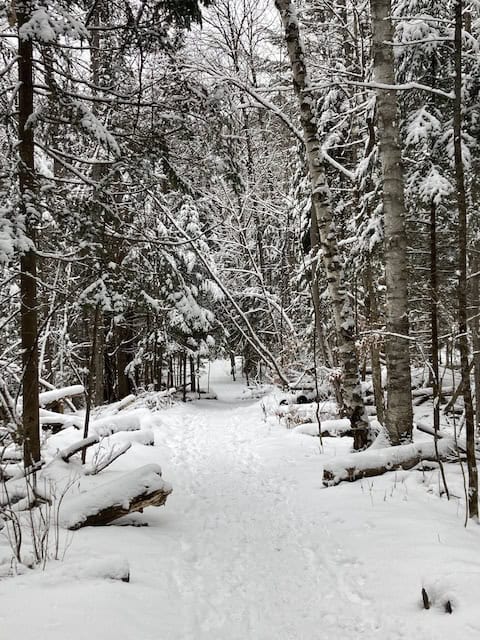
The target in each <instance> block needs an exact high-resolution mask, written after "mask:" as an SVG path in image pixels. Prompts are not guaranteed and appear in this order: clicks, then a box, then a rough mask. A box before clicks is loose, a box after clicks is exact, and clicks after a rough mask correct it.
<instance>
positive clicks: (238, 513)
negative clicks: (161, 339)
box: [0, 363, 480, 640]
mask: <svg viewBox="0 0 480 640" xmlns="http://www.w3.org/2000/svg"><path fill="white" fill-rule="evenodd" d="M210 387H211V389H212V390H214V391H215V392H216V393H217V395H218V399H217V400H198V401H193V402H190V403H187V404H180V403H179V404H176V405H174V406H172V407H170V408H168V409H165V410H162V411H159V412H158V413H154V414H153V415H152V416H151V423H153V425H154V433H155V446H154V447H146V446H142V445H139V444H138V445H133V447H132V449H131V450H130V451H129V452H128V453H127V454H125V455H124V456H123V457H122V458H120V459H119V460H118V461H116V462H115V463H114V464H113V465H112V467H111V468H109V470H107V471H105V472H104V473H105V475H106V476H107V474H114V473H115V472H118V471H119V470H124V469H130V468H134V467H136V466H138V465H141V464H147V463H152V462H154V463H159V464H160V465H161V466H162V469H163V476H164V478H165V479H166V480H167V481H168V482H170V483H171V484H172V485H173V493H172V495H171V496H170V497H169V499H168V501H167V504H166V506H165V507H162V508H158V509H155V508H149V509H147V510H145V512H144V513H143V514H135V515H131V516H128V517H126V518H124V519H123V520H122V521H118V522H117V523H116V524H114V525H111V526H107V527H98V528H92V527H89V528H85V529H81V530H79V531H78V532H75V533H73V534H70V533H65V534H62V536H63V540H62V544H65V543H68V548H67V550H66V556H65V560H64V562H63V563H57V562H50V563H48V564H47V567H46V570H45V571H43V572H42V571H40V570H38V571H30V572H28V573H27V574H24V575H20V576H17V577H15V578H7V579H4V580H2V581H0V602H1V605H0V638H2V640H3V638H5V639H7V638H8V639H11V638H15V639H18V640H28V639H29V638H35V640H60V639H61V640H66V639H67V640H91V639H92V638H99V639H101V640H240V639H241V640H316V639H318V640H367V639H368V640H375V639H380V638H381V639H382V640H400V639H403V638H405V639H407V638H408V639H409V640H410V639H412V638H415V640H424V639H425V640H426V639H429V640H430V639H431V640H439V639H441V638H448V639H449V640H455V639H457V638H458V639H460V638H461V639H462V640H465V639H469V638H478V637H480V613H479V608H478V602H479V600H480V558H479V552H478V549H479V548H480V529H479V528H478V526H476V525H472V524H470V525H469V526H468V527H467V528H466V529H465V528H464V526H463V520H464V505H463V501H462V500H461V499H454V500H452V501H450V503H448V502H447V501H446V500H445V499H441V498H439V497H438V490H437V489H438V477H437V476H438V472H437V471H434V472H429V473H428V474H423V473H421V472H416V471H411V472H397V473H390V474H387V475H385V476H383V477H381V478H374V479H369V480H364V481H361V482H356V483H352V484H347V483H343V484H341V485H339V486H338V487H335V488H328V489H327V488H324V487H323V486H322V460H324V459H325V456H327V457H329V456H334V455H341V454H342V453H343V452H346V451H347V450H348V449H349V447H350V446H351V441H350V440H349V439H348V438H328V439H325V440H324V451H323V453H322V452H321V450H320V446H319V440H318V438H313V437H310V436H305V435H301V434H299V433H294V432H293V431H289V430H287V429H286V428H285V426H284V425H282V424H280V423H279V422H278V419H277V418H276V417H275V416H274V415H269V414H268V406H269V403H270V404H273V399H272V396H267V397H265V398H263V399H258V398H253V397H251V395H249V394H248V392H247V390H246V388H245V386H244V385H243V384H242V383H241V382H237V383H233V382H231V381H230V380H229V378H228V368H227V366H226V364H225V363H215V366H212V372H211V379H210ZM265 407H266V408H267V411H265V410H264V409H265ZM133 524H135V525H137V526H132V525H133ZM121 525H123V526H121ZM128 525H130V526H128ZM140 525H145V526H140ZM146 525H148V526H146ZM118 558H120V560H117V559H118ZM123 558H125V559H126V560H127V561H128V563H129V565H130V572H131V581H130V582H129V583H122V582H120V581H115V580H107V579H105V577H104V576H103V575H102V570H101V567H102V566H105V563H108V562H109V559H111V562H112V563H115V562H120V563H121V562H123V560H122V559H123ZM107 573H108V572H107ZM422 587H425V588H426V590H427V591H428V593H429V596H430V599H431V600H432V608H431V609H430V610H429V611H426V610H423V609H422V607H421V589H422ZM448 599H449V600H451V602H452V605H453V613H452V614H451V615H449V614H447V613H445V612H444V609H443V606H444V603H445V601H446V600H448Z"/></svg>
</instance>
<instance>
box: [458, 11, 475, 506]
mask: <svg viewBox="0 0 480 640" xmlns="http://www.w3.org/2000/svg"><path fill="white" fill-rule="evenodd" d="M462 11H463V0H456V3H455V104H454V114H453V142H454V157H455V183H456V192H457V206H458V248H459V255H458V261H459V264H458V274H459V275H458V332H459V336H458V346H459V350H460V369H461V372H462V385H463V387H462V390H463V400H464V404H465V426H466V435H467V468H468V514H469V517H470V518H475V519H478V472H477V460H476V456H475V419H474V415H473V402H472V390H471V385H470V366H469V363H468V354H469V347H468V333H467V197H466V190H465V175H464V167H463V154H462Z"/></svg>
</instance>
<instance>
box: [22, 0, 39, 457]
mask: <svg viewBox="0 0 480 640" xmlns="http://www.w3.org/2000/svg"><path fill="white" fill-rule="evenodd" d="M31 11H32V5H31V3H30V2H28V1H26V2H19V3H17V6H16V14H17V24H18V34H19V35H18V57H19V59H18V81H19V89H18V140H19V143H18V152H19V155H20V163H19V171H18V187H19V192H20V201H19V209H20V216H21V217H22V218H23V219H24V221H25V222H24V224H25V233H26V235H27V237H28V239H29V240H30V242H31V244H32V247H31V248H30V249H29V250H28V251H26V252H25V253H24V254H23V255H22V257H21V259H20V271H21V276H20V299H21V302H20V317H21V340H22V365H23V377H22V386H23V418H22V434H21V436H22V439H23V456H24V464H25V467H28V466H30V465H33V464H34V463H35V462H38V461H39V460H40V420H39V399H38V393H39V387H38V317H37V281H36V277H37V256H36V253H35V241H36V237H35V222H36V213H35V151H34V137H33V129H32V127H31V125H30V123H29V118H30V117H31V116H32V114H33V44H32V41H31V39H30V38H29V37H21V36H20V32H21V28H22V26H23V25H24V24H25V23H26V22H28V20H29V17H30V14H31Z"/></svg>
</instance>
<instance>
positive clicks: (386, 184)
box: [371, 0, 413, 445]
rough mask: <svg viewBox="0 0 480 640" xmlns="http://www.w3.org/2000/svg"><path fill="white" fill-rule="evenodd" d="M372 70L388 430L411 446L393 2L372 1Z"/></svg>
mask: <svg viewBox="0 0 480 640" xmlns="http://www.w3.org/2000/svg"><path fill="white" fill-rule="evenodd" d="M371 11H372V28H373V43H372V48H373V51H372V53H373V69H374V77H375V82H376V83H377V87H378V89H377V113H378V140H379V153H380V160H381V165H382V173H383V196H382V197H383V216H384V226H385V240H384V253H385V279H386V288H387V291H386V299H387V302H386V330H387V335H386V339H385V353H386V359H387V410H386V429H387V433H388V436H389V439H390V442H391V443H392V444H393V445H397V444H400V443H402V442H407V441H410V440H411V435H412V420H413V414H412V396H411V374H410V352H409V349H410V344H409V318H408V288H407V239H406V233H405V202H404V193H403V190H404V180H403V170H402V157H401V143H400V134H399V113H398V106H397V97H396V92H395V87H394V86H395V71H394V58H393V47H392V42H393V28H392V21H391V11H392V9H391V2H390V0H371Z"/></svg>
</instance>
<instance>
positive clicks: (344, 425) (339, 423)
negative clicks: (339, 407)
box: [293, 418, 352, 437]
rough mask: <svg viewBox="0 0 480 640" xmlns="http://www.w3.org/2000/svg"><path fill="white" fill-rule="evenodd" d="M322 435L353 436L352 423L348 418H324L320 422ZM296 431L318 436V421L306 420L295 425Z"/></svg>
mask: <svg viewBox="0 0 480 640" xmlns="http://www.w3.org/2000/svg"><path fill="white" fill-rule="evenodd" d="M320 426H321V429H322V436H325V437H328V436H340V437H341V436H351V435H352V425H351V423H350V420H349V419H348V418H339V419H338V420H322V421H321V422H320ZM293 431H294V432H295V433H303V434H305V435H308V436H318V423H316V422H305V423H304V424H300V425H299V426H298V427H294V429H293Z"/></svg>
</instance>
